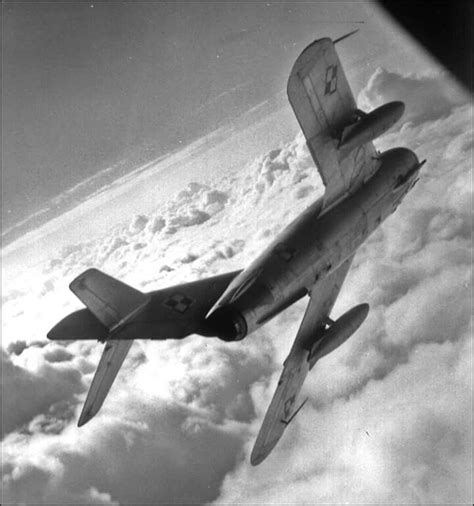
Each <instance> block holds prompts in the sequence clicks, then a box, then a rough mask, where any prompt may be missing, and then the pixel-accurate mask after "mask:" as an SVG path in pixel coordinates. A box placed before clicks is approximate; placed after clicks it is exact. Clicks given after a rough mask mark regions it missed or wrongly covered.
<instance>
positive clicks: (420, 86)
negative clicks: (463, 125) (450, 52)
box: [358, 67, 469, 124]
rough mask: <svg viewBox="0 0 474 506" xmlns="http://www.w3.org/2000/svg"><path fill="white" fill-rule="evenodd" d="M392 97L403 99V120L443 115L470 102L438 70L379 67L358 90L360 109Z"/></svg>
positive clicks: (417, 121)
mask: <svg viewBox="0 0 474 506" xmlns="http://www.w3.org/2000/svg"><path fill="white" fill-rule="evenodd" d="M392 100H402V101H403V102H405V106H406V109H405V115H404V117H403V118H402V121H411V122H413V123H415V124H420V123H423V122H425V121H430V120H434V119H437V118H440V117H446V116H448V115H449V114H450V112H451V111H452V109H453V108H454V107H456V106H459V105H463V104H466V103H468V102H469V98H468V97H467V96H466V94H465V93H464V92H463V91H462V90H461V88H457V86H456V85H455V84H454V83H453V81H450V80H449V79H448V78H447V76H446V75H445V74H442V73H440V72H439V73H437V74H433V75H423V76H416V75H408V76H406V75H402V74H399V73H397V72H391V71H388V70H386V69H384V68H380V67H379V68H378V69H377V70H376V71H375V73H374V74H373V75H372V77H371V78H370V80H369V82H368V84H367V86H366V87H365V88H364V89H363V90H362V91H361V92H360V94H359V97H358V102H359V103H360V104H361V106H362V108H363V109H367V110H371V109H374V108H375V107H378V106H380V105H382V104H384V103H386V102H390V101H392Z"/></svg>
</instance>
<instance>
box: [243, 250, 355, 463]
mask: <svg viewBox="0 0 474 506" xmlns="http://www.w3.org/2000/svg"><path fill="white" fill-rule="evenodd" d="M352 258H353V257H351V258H349V259H348V260H346V261H345V262H344V263H343V264H342V265H341V266H340V267H339V269H337V270H336V271H335V272H334V273H333V274H331V276H329V277H327V278H326V279H324V280H323V281H322V282H321V283H319V284H318V286H315V287H313V290H312V291H311V295H310V300H309V303H308V306H307V308H306V312H305V314H304V317H303V321H302V322H301V326H300V328H299V330H298V333H297V335H296V338H295V341H294V343H293V346H292V348H291V351H290V353H289V355H288V357H287V358H286V360H285V362H284V366H283V371H282V373H281V376H280V379H279V380H278V385H277V388H276V391H275V394H274V395H273V398H272V401H271V403H270V406H269V407H268V410H267V413H266V415H265V418H264V420H263V423H262V426H261V428H260V431H259V433H258V436H257V439H256V441H255V444H254V447H253V450H252V454H251V456H250V462H251V464H252V465H254V466H256V465H258V464H260V463H261V462H262V461H263V460H264V459H265V458H266V457H267V456H268V455H269V454H270V452H271V451H272V450H273V448H274V447H275V446H276V444H277V443H278V441H279V440H280V438H281V436H282V435H283V432H284V431H285V429H286V427H287V426H288V424H289V423H290V422H291V421H292V420H293V418H294V417H295V415H296V414H297V412H298V411H299V410H300V409H301V408H302V406H303V404H304V402H306V401H303V403H298V402H297V400H298V395H299V392H300V390H301V387H302V386H303V383H304V380H305V379H306V375H307V374H308V371H309V370H310V363H309V361H308V357H309V352H310V350H311V345H312V344H313V343H314V342H315V341H316V340H318V338H320V337H321V336H322V333H323V331H324V322H325V320H326V319H327V317H328V315H329V313H330V312H331V310H332V307H333V306H334V303H335V301H336V298H337V296H338V294H339V291H340V289H341V287H342V284H343V282H344V279H345V278H346V275H347V272H348V271H349V268H350V265H351V263H352ZM295 406H298V407H297V408H296V409H295Z"/></svg>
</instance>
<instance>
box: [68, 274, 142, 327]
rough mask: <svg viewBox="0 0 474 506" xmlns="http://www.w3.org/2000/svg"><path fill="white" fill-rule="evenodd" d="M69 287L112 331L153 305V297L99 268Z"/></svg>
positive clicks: (75, 280)
mask: <svg viewBox="0 0 474 506" xmlns="http://www.w3.org/2000/svg"><path fill="white" fill-rule="evenodd" d="M69 288H70V289H71V291H72V292H73V293H74V294H75V295H76V296H77V297H78V298H79V299H80V300H81V301H82V302H83V303H84V304H85V305H86V306H87V308H88V309H89V311H90V312H91V313H92V314H93V315H94V316H95V317H96V318H97V319H98V320H99V321H100V322H101V323H102V324H103V325H105V326H106V327H108V328H109V329H110V330H113V329H114V328H117V327H119V326H120V325H122V324H123V323H124V322H125V321H127V320H129V319H130V318H131V317H133V316H135V315H136V314H137V313H139V312H140V311H141V310H142V309H143V308H144V307H145V306H146V305H147V304H148V303H149V302H150V296H148V295H145V294H144V293H142V292H140V291H139V290H136V289H135V288H132V287H131V286H128V285H126V284H125V283H122V282H121V281H119V280H118V279H115V278H112V277H111V276H108V275H107V274H104V273H103V272H101V271H99V270H97V269H88V270H87V271H84V272H83V273H82V274H80V275H79V276H78V277H77V278H76V279H74V281H72V282H71V284H70V285H69Z"/></svg>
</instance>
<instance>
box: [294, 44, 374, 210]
mask: <svg viewBox="0 0 474 506" xmlns="http://www.w3.org/2000/svg"><path fill="white" fill-rule="evenodd" d="M348 35H350V34H348ZM342 38H345V37H341V39H342ZM341 39H339V40H341ZM336 42H337V41H336ZM287 93H288V99H289V101H290V103H291V106H292V108H293V110H294V113H295V115H296V118H297V120H298V122H299V124H300V127H301V129H302V131H303V133H304V135H305V137H306V141H307V145H308V148H309V151H310V153H311V156H312V157H313V160H314V162H315V164H316V166H317V168H318V171H319V173H320V175H321V178H322V180H323V183H324V185H325V186H326V193H325V195H324V207H325V208H327V207H329V206H331V205H332V204H334V203H336V202H337V201H338V200H340V199H341V198H342V197H343V196H345V195H347V194H349V193H351V192H353V191H355V190H356V189H357V188H358V187H359V186H360V185H361V184H362V183H363V182H364V180H367V179H368V178H369V177H370V176H371V175H372V174H373V173H374V172H375V171H376V169H377V166H378V161H377V153H376V150H375V148H374V145H373V144H372V143H371V142H369V143H366V144H363V145H361V146H359V147H358V148H356V149H354V150H353V151H351V152H350V153H349V154H347V153H344V152H343V151H340V150H339V149H338V147H339V144H340V141H341V139H342V134H343V131H344V128H345V127H347V126H349V125H351V124H353V123H355V122H356V121H357V119H358V118H359V117H360V115H361V113H360V111H358V109H357V105H356V102H355V100H354V96H353V94H352V91H351V89H350V87H349V84H348V82H347V79H346V76H345V75H344V71H343V69H342V65H341V62H340V61H339V57H338V55H337V53H336V50H335V48H334V42H333V41H332V40H331V39H329V38H324V39H319V40H316V41H315V42H313V43H312V44H310V45H309V46H308V47H307V48H306V49H305V50H304V51H303V52H302V53H301V55H300V56H299V57H298V59H297V60H296V62H295V64H294V66H293V69H292V70H291V74H290V77H289V79H288V85H287Z"/></svg>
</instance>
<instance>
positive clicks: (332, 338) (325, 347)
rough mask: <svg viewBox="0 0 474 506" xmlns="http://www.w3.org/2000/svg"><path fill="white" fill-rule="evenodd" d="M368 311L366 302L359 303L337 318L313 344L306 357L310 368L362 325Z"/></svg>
mask: <svg viewBox="0 0 474 506" xmlns="http://www.w3.org/2000/svg"><path fill="white" fill-rule="evenodd" d="M368 313H369V305H368V304H359V305H358V306H355V307H353V308H352V309H349V311H347V313H344V314H343V315H342V316H341V317H340V318H338V319H337V320H336V321H335V322H334V323H333V324H332V325H331V326H330V327H329V328H328V329H327V330H326V331H325V332H324V334H323V337H322V338H321V339H320V340H319V341H318V342H317V343H315V344H314V345H313V348H312V349H311V352H310V354H309V357H308V362H309V364H310V368H312V367H313V366H314V364H315V363H316V362H317V361H318V360H319V359H320V358H322V357H324V356H325V355H327V354H328V353H331V352H332V351H334V350H335V349H336V348H338V347H339V346H341V344H343V343H344V342H345V341H347V339H349V337H351V336H352V334H354V332H355V331H356V330H357V329H358V328H359V327H360V326H361V325H362V323H363V322H364V320H365V319H366V318H367V315H368Z"/></svg>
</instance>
